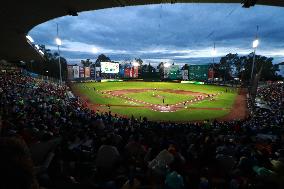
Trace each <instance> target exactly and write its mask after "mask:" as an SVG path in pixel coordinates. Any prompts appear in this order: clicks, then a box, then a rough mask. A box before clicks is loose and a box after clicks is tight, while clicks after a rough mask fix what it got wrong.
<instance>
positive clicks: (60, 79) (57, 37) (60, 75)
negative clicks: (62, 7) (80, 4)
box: [55, 24, 62, 85]
mask: <svg viewBox="0 0 284 189" xmlns="http://www.w3.org/2000/svg"><path fill="white" fill-rule="evenodd" d="M56 26H57V35H56V38H55V43H56V45H57V50H58V65H59V83H60V85H61V84H62V74H61V62H60V48H59V47H60V46H61V45H62V41H61V39H60V38H59V36H58V24H57V25H56Z"/></svg>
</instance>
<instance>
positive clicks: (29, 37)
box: [26, 35, 35, 43]
mask: <svg viewBox="0 0 284 189" xmlns="http://www.w3.org/2000/svg"><path fill="white" fill-rule="evenodd" d="M26 38H27V39H28V40H29V41H30V42H32V43H34V42H35V41H34V40H33V38H32V37H31V36H29V35H27V36H26Z"/></svg>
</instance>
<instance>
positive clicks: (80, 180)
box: [0, 73, 284, 189]
mask: <svg viewBox="0 0 284 189" xmlns="http://www.w3.org/2000/svg"><path fill="white" fill-rule="evenodd" d="M69 90H70V89H69V87H68V86H65V85H62V86H60V85H58V84H56V83H52V82H50V81H42V80H38V79H35V78H32V77H30V76H27V75H23V74H14V73H1V74H0V99H1V101H0V102H1V106H0V113H1V114H0V115H1V117H0V118H1V119H0V136H1V140H0V154H1V156H0V159H1V161H0V164H1V167H4V169H0V178H1V179H3V180H2V181H1V182H0V187H1V188H2V187H3V188H38V187H39V186H43V187H46V188H50V189H53V188H169V189H179V188H199V189H207V188H208V189H209V188H230V189H235V188H275V189H277V188H279V189H280V188H283V187H284V179H283V178H284V146H283V145H284V132H283V125H284V124H283V123H284V118H283V104H284V103H283V97H284V94H283V84H278V83H272V84H269V85H266V86H264V87H261V88H259V89H258V97H259V98H260V99H261V100H262V101H263V102H264V103H266V104H267V105H268V107H269V108H266V109H265V108H257V109H255V110H252V111H253V112H252V114H251V116H250V117H249V118H248V119H246V120H233V121H230V122H218V121H216V120H215V121H204V122H202V123H201V122H196V123H158V122H151V121H147V118H141V119H134V118H129V119H128V118H121V117H118V116H117V115H113V114H112V113H111V112H108V113H103V112H94V111H92V110H90V109H88V108H87V107H85V106H84V104H83V103H82V102H80V100H79V99H78V98H69V97H68V96H69V95H68V91H69ZM25 144H26V145H27V146H28V147H29V151H30V152H27V151H28V149H27V148H26V146H25ZM29 153H31V154H30V155H29ZM22 158H25V159H24V160H25V161H20V160H21V159H22ZM31 159H32V160H33V161H31ZM12 160H13V161H12ZM14 160H15V161H14ZM16 160H17V161H16ZM32 162H33V163H32ZM13 163H17V164H16V165H19V166H18V167H17V166H16V167H15V166H14V165H15V164H13ZM4 165H5V166H4ZM25 165H27V166H25ZM9 170H12V171H9ZM6 173H8V174H6ZM11 178H12V179H11ZM19 178H21V179H20V181H19V182H18V184H17V181H18V179H19ZM13 179H14V180H13ZM36 182H38V184H36ZM21 183H22V185H21Z"/></svg>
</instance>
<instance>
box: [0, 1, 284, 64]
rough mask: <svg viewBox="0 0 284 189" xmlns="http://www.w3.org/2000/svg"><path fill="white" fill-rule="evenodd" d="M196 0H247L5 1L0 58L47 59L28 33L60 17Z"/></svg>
mask: <svg viewBox="0 0 284 189" xmlns="http://www.w3.org/2000/svg"><path fill="white" fill-rule="evenodd" d="M246 1H250V0H246ZM251 1H254V0H251ZM194 2H196V3H242V2H244V0H29V1H19V0H9V1H8V0H3V2H1V6H0V24H1V29H0V45H1V47H0V60H1V59H6V60H10V61H20V60H23V61H30V60H35V61H41V60H43V59H42V56H41V55H40V53H38V51H36V50H35V49H34V47H32V46H31V45H30V44H29V43H28V42H27V40H26V35H27V33H28V32H29V31H30V30H31V29H32V28H33V27H35V26H37V25H39V24H41V23H43V22H46V21H48V20H51V19H54V18H57V17H61V16H66V15H73V16H75V15H77V13H79V12H82V11H89V10H98V9H104V8H112V7H123V6H133V5H146V4H159V3H194ZM257 4H260V5H271V6H281V7H284V1H283V0H258V1H257Z"/></svg>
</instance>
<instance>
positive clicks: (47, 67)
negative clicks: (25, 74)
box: [27, 45, 67, 80]
mask: <svg viewBox="0 0 284 189" xmlns="http://www.w3.org/2000/svg"><path fill="white" fill-rule="evenodd" d="M39 49H40V50H41V51H42V52H43V53H44V56H43V57H44V61H43V62H34V61H33V62H29V63H28V65H27V69H28V70H30V71H32V72H35V73H37V74H40V75H46V76H49V77H53V78H57V79H59V58H60V64H61V74H62V79H63V80H66V79H67V60H66V59H65V58H64V57H62V56H60V57H59V54H58V53H57V52H54V53H52V52H51V50H50V49H46V47H45V46H44V45H39Z"/></svg>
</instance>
